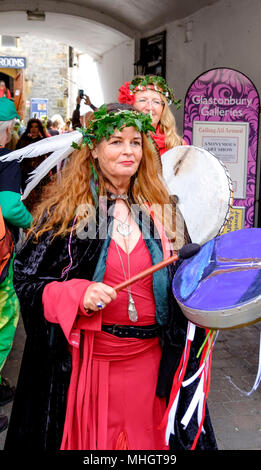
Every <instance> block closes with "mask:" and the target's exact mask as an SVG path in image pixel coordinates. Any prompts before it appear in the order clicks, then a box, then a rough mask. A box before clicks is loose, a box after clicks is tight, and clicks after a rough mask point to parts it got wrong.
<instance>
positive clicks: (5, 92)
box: [0, 80, 11, 100]
mask: <svg viewBox="0 0 261 470" xmlns="http://www.w3.org/2000/svg"><path fill="white" fill-rule="evenodd" d="M3 97H5V98H8V99H9V100H10V99H11V92H10V90H9V89H8V88H6V85H5V82H4V80H0V98H3Z"/></svg>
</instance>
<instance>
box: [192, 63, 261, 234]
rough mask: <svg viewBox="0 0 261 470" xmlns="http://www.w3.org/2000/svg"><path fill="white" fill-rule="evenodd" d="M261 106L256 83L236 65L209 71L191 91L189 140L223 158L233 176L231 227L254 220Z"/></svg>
mask: <svg viewBox="0 0 261 470" xmlns="http://www.w3.org/2000/svg"><path fill="white" fill-rule="evenodd" d="M259 109H260V101H259V96H258V93H257V90H256V88H255V86H254V85H253V83H252V82H251V81H250V80H249V79H248V78H247V77H246V76H245V75H244V74H242V73H240V72H238V71H236V70H233V69H228V68H218V69H212V70H209V71H207V72H205V73H204V74H202V75H201V76H199V77H198V78H197V79H196V80H195V81H194V82H193V83H192V85H191V86H190V88H189V89H188V91H187V94H186V99H185V118H184V139H185V140H186V142H187V143H188V144H189V145H195V146H197V147H203V148H205V149H207V150H208V151H209V152H211V153H213V154H214V155H215V156H216V157H218V158H219V159H220V160H222V162H223V163H224V165H225V166H226V167H227V169H228V171H229V174H230V177H231V180H232V184H233V208H232V210H231V215H230V218H229V221H228V223H227V225H226V231H231V230H236V229H240V228H244V227H245V228H250V227H253V225H254V216H255V214H254V212H255V195H256V179H257V175H256V168H257V141H258V126H259Z"/></svg>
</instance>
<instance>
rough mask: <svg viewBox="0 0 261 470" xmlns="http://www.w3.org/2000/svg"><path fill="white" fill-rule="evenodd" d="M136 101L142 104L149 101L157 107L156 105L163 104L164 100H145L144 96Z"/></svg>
mask: <svg viewBox="0 0 261 470" xmlns="http://www.w3.org/2000/svg"><path fill="white" fill-rule="evenodd" d="M136 103H142V104H149V103H151V105H152V106H155V107H158V106H164V104H165V103H164V101H161V100H147V99H146V98H140V99H139V100H137V101H136Z"/></svg>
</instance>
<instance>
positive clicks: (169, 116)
mask: <svg viewBox="0 0 261 470" xmlns="http://www.w3.org/2000/svg"><path fill="white" fill-rule="evenodd" d="M118 101H119V103H128V104H130V105H132V106H133V107H134V108H135V109H136V110H137V111H140V112H143V113H146V114H147V113H150V114H151V116H152V125H153V127H154V131H153V132H151V133H150V135H151V137H152V139H153V143H154V144H155V147H156V149H157V151H158V153H159V155H160V156H161V155H163V153H164V152H166V151H167V150H169V149H171V148H173V147H176V146H177V145H183V144H184V143H185V142H184V140H183V139H182V137H181V136H180V135H179V134H178V132H177V127H176V120H175V117H174V115H173V113H172V112H171V110H170V105H171V104H174V105H175V106H176V108H177V109H179V108H180V100H177V99H175V97H174V92H173V90H172V89H171V88H170V87H169V86H168V83H167V82H166V80H165V79H164V78H163V77H160V76H157V75H138V76H136V77H135V78H134V79H133V80H132V81H130V82H125V83H124V84H123V85H122V86H121V87H120V88H119V94H118ZM158 160H160V158H158Z"/></svg>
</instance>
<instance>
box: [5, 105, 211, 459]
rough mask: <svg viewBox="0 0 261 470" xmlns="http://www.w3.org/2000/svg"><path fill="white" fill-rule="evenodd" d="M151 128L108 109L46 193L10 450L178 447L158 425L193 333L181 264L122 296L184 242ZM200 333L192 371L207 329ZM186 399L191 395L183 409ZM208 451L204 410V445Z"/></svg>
mask: <svg viewBox="0 0 261 470" xmlns="http://www.w3.org/2000/svg"><path fill="white" fill-rule="evenodd" d="M151 130H153V126H152V124H151V117H150V115H149V114H144V113H139V112H137V111H134V110H133V108H132V107H131V106H129V105H120V104H118V103H113V104H110V105H103V106H102V107H101V108H99V110H98V111H97V112H95V113H94V115H93V119H92V120H91V121H90V122H89V123H88V125H87V128H83V129H82V134H83V140H82V146H81V147H80V148H77V145H76V150H75V151H74V152H73V154H72V155H71V157H70V159H69V161H68V164H67V165H66V166H65V168H64V169H63V171H62V174H60V175H59V178H58V179H57V181H56V182H52V183H51V184H50V185H48V186H47V187H46V188H45V192H44V195H43V199H42V202H41V204H40V205H39V207H38V211H37V213H36V214H35V218H34V223H33V226H32V227H31V229H30V232H29V234H28V237H27V240H26V242H25V244H24V246H23V247H22V249H21V250H20V252H19V254H18V255H17V257H16V259H15V288H16V292H17V295H18V297H19V301H20V305H21V311H22V316H23V320H24V326H25V330H26V336H27V339H26V344H25V350H24V355H23V359H22V365H21V370H20V375H19V379H18V384H17V389H16V396H15V400H14V404H13V408H12V415H11V419H10V425H9V429H8V434H7V438H6V443H5V449H6V450H11V449H16V450H17V451H18V450H19V449H23V450H24V451H25V450H27V451H28V450H29V449H34V451H35V450H40V449H41V450H57V449H61V450H106V449H108V450H112V449H117V450H123V449H124V450H127V449H130V450H142V449H143V450H145V449H146V450H153V449H154V450H164V449H168V448H169V446H168V444H167V443H166V442H165V430H164V429H163V428H161V427H160V424H161V422H162V418H163V416H164V413H165V410H166V400H168V394H169V393H170V389H169V387H170V388H171V385H170V384H171V382H172V379H173V375H174V373H175V371H176V370H177V366H178V363H179V361H180V358H181V356H182V351H183V349H184V345H185V337H186V326H187V321H186V319H185V317H184V316H183V315H182V314H181V312H180V311H179V310H178V308H177V306H176V305H175V304H174V302H173V296H172V293H171V280H172V276H173V272H174V266H173V265H170V267H169V268H166V267H165V268H163V269H161V270H158V271H156V272H154V273H153V275H150V276H148V277H146V278H144V279H142V280H140V281H137V282H136V283H135V284H133V285H130V286H128V287H127V288H125V289H123V290H121V291H119V292H117V291H116V290H115V289H114V286H115V285H116V284H118V283H121V282H123V281H125V280H128V279H129V278H130V277H132V276H133V275H134V274H136V273H138V272H139V271H142V270H144V269H146V268H149V267H151V266H152V265H153V264H156V263H158V262H160V261H161V260H162V259H163V258H164V257H165V256H168V254H169V253H170V252H172V250H173V249H175V250H178V247H181V246H182V245H184V243H185V242H186V240H185V239H184V233H183V232H182V231H181V232H182V235H181V236H178V231H174V229H173V224H172V220H171V216H172V215H173V208H172V207H171V208H170V210H169V206H168V202H169V195H168V193H167V191H166V188H165V186H164V184H163V183H162V181H161V179H160V178H159V175H158V173H157V170H156V167H155V165H154V163H153V158H152V155H151V152H152V148H151V144H150V143H149V141H148V138H147V133H148V132H149V131H151ZM163 206H164V208H165V210H164V211H163V210H162V208H163ZM174 226H175V224H174ZM170 240H171V241H172V243H173V246H172V244H171V243H170ZM196 336H197V340H196V341H195V350H193V351H194V353H193V354H194V356H193V357H192V360H191V363H190V368H189V371H188V373H189V374H194V372H195V370H197V367H198V364H199V360H197V359H196V358H195V356H196V352H197V351H198V349H199V345H201V344H202V342H203V340H204V338H205V331H204V330H203V329H198V331H197V335H196ZM168 343H169V347H168ZM183 393H185V396H184V395H183ZM190 393H191V391H190ZM187 400H188V399H187V398H186V391H185V392H183V391H181V399H180V402H181V413H182V410H183V406H184V404H185V403H186V401H187ZM196 421H197V417H195V421H194V422H193V425H192V428H191V427H189V429H187V430H183V429H181V428H182V426H181V424H180V423H179V424H177V426H178V428H179V431H178V432H176V434H175V436H172V439H173V442H174V447H175V449H176V450H179V449H180V448H183V449H184V448H186V449H188V448H189V447H190V445H191V442H193V439H194V436H193V434H194V433H193V430H195V429H196V424H195V423H196ZM210 448H211V449H213V448H216V443H215V438H214V434H213V430H212V427H211V423H210V419H209V416H208V414H206V417H205V421H204V433H201V435H200V438H199V440H198V444H197V449H210Z"/></svg>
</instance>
